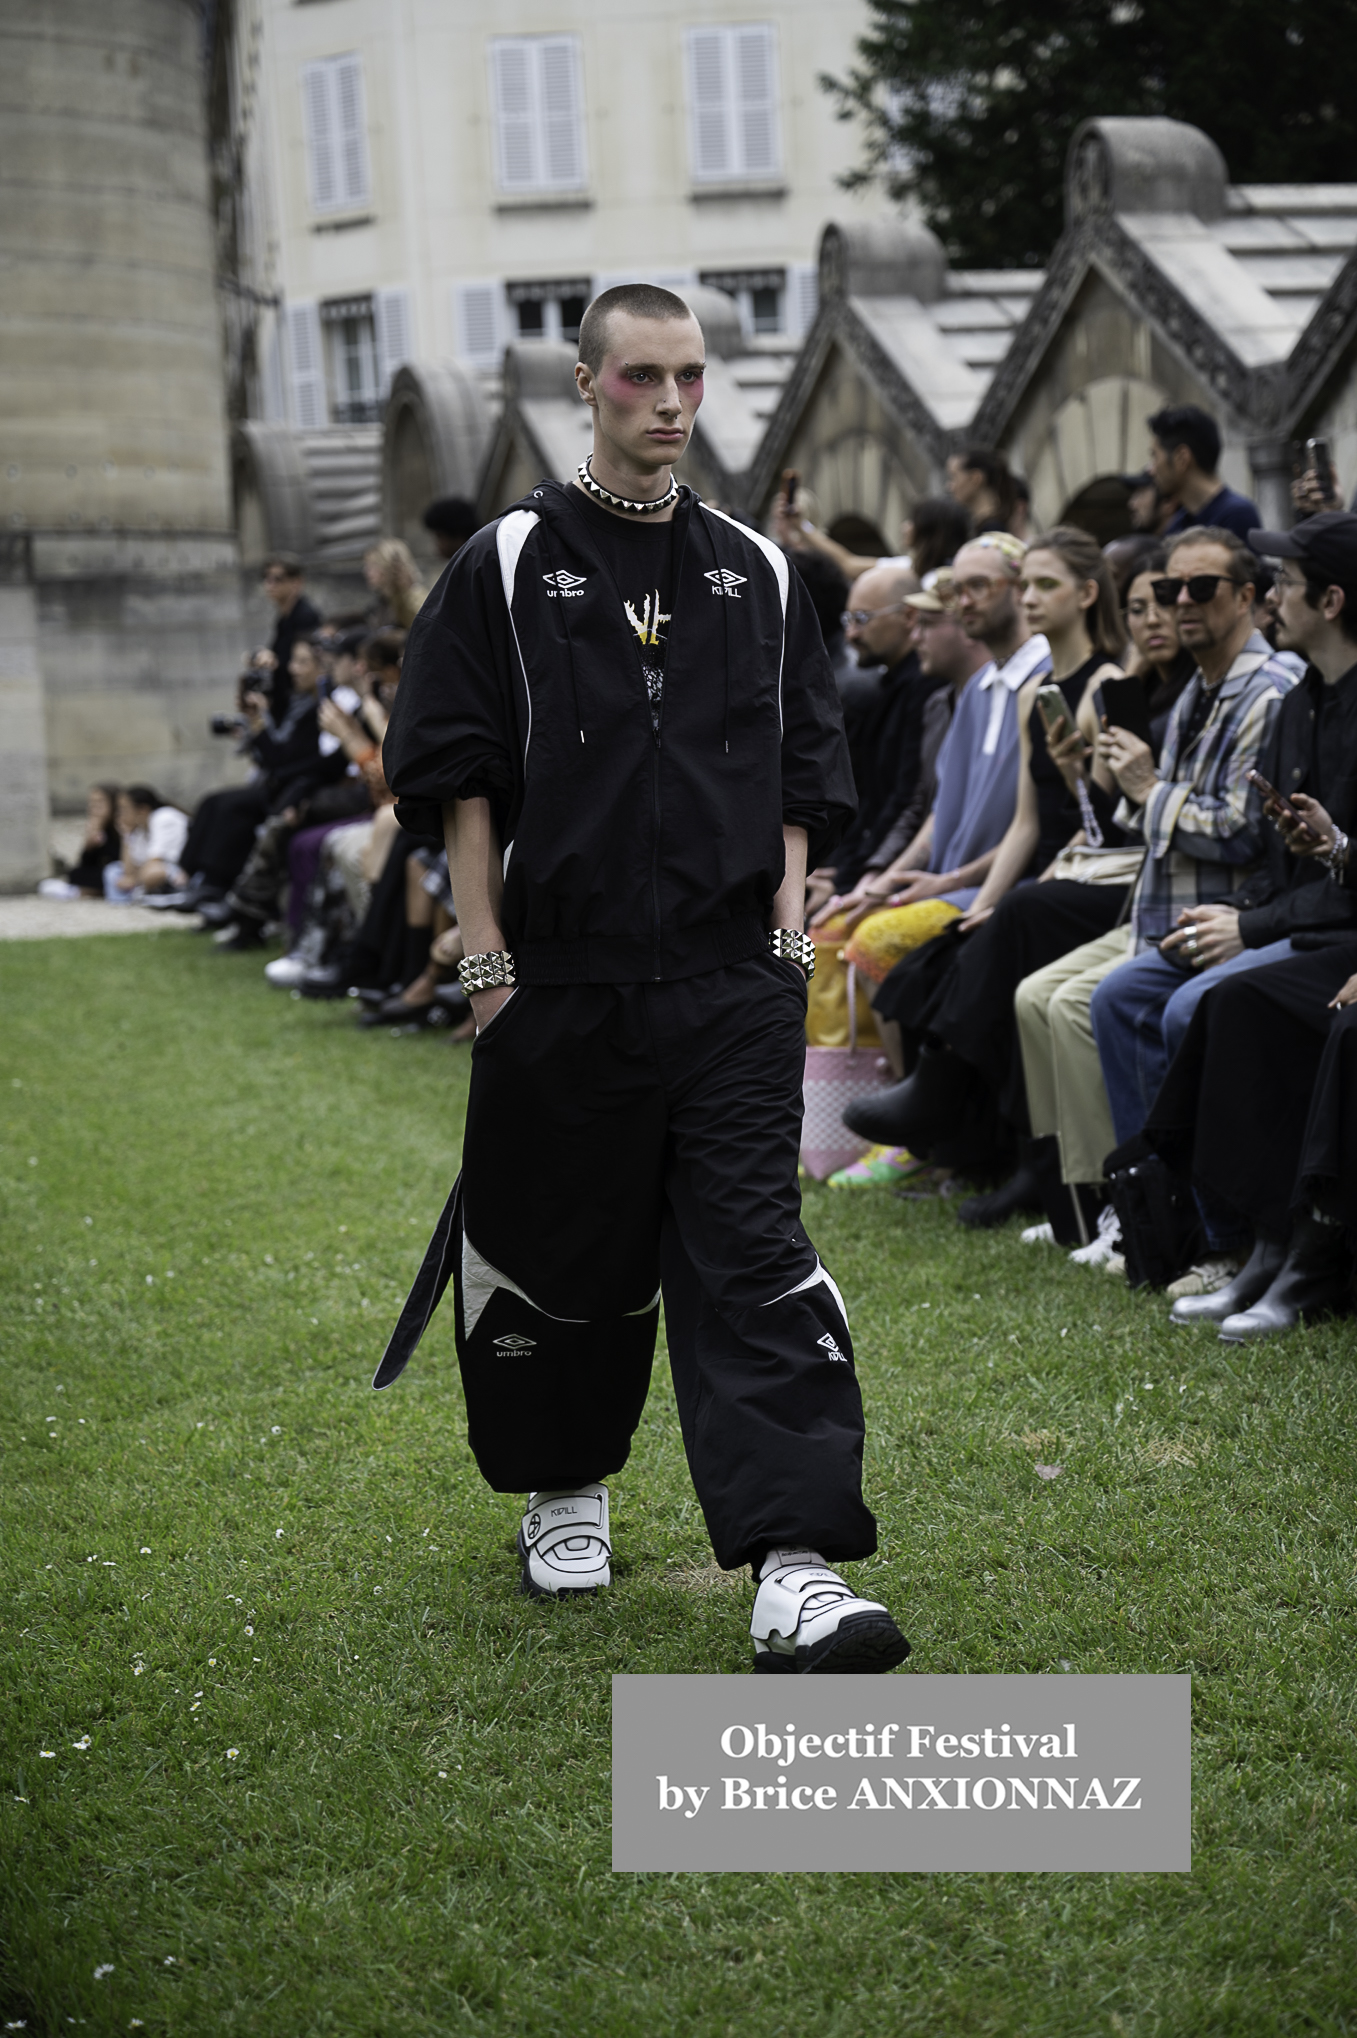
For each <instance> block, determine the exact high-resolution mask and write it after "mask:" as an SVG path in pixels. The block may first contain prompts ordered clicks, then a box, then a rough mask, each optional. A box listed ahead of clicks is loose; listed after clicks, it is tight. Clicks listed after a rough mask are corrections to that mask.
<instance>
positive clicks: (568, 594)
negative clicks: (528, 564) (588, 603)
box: [542, 566, 588, 601]
mask: <svg viewBox="0 0 1357 2038" xmlns="http://www.w3.org/2000/svg"><path fill="white" fill-rule="evenodd" d="M542 578H543V580H545V582H546V584H547V588H548V591H549V592H548V599H549V600H551V601H555V599H556V597H557V595H558V594H560V595H564V597H565V599H566V600H567V601H578V600H579V599H580V589H581V588H582V587H583V586H584V583H585V581H586V579H587V578H588V575H587V574H584V573H567V572H566V570H565V568H564V566H563V567H562V568H561V569H560V571H559V573H544V574H543V575H542Z"/></svg>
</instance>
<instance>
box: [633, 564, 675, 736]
mask: <svg viewBox="0 0 1357 2038" xmlns="http://www.w3.org/2000/svg"><path fill="white" fill-rule="evenodd" d="M622 606H623V608H624V609H625V610H626V612H627V621H628V622H629V623H630V624H631V627H632V629H633V630H634V631H635V632H636V636H637V639H638V641H639V643H640V646H641V670H642V672H643V673H644V674H645V680H646V692H647V693H648V694H649V696H650V719H651V721H652V722H653V723H654V724H655V727H656V729H657V730H658V728H659V726H660V700H661V697H662V695H663V693H664V642H665V635H666V633H665V630H664V628H663V625H664V624H666V623H671V622H672V621H673V616H672V615H667V614H666V613H665V611H664V610H663V609H662V608H661V607H660V590H659V589H658V588H655V589H654V590H653V591H652V592H651V593H650V594H648V595H646V596H644V598H643V599H642V602H641V613H640V615H639V616H638V615H637V613H636V607H635V604H634V603H632V602H630V601H628V600H626V598H625V597H624V598H623V601H622ZM647 651H649V652H650V653H651V654H652V655H651V656H650V657H649V658H647V656H646V653H647ZM656 651H658V652H659V657H658V658H656V657H655V656H654V655H653V654H654V653H655V652H656Z"/></svg>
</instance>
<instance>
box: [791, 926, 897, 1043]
mask: <svg viewBox="0 0 1357 2038" xmlns="http://www.w3.org/2000/svg"><path fill="white" fill-rule="evenodd" d="M832 925H833V922H832V921H831V922H830V926H832ZM857 1015H858V1045H859V1046H860V1047H879V1046H880V1044H881V1035H880V1034H879V1033H878V1032H877V1030H876V1016H875V1014H874V1013H873V1011H872V1008H871V1005H870V1003H869V1002H868V998H867V992H866V989H865V987H864V986H863V985H862V984H861V983H859V984H858V986H857ZM806 1044H807V1045H808V1046H809V1047H847V1046H848V965H847V963H846V962H845V961H844V952H843V935H842V933H838V934H827V930H826V929H824V928H818V929H817V930H816V934H815V974H814V976H813V977H812V978H811V980H810V983H809V985H808V987H807V991H806Z"/></svg>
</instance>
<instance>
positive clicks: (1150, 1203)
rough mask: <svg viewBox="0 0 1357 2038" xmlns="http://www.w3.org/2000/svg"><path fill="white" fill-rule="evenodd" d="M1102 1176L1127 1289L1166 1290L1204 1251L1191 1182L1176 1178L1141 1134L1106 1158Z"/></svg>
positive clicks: (1202, 1233) (1200, 1224) (1203, 1241)
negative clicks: (1118, 1228)
mask: <svg viewBox="0 0 1357 2038" xmlns="http://www.w3.org/2000/svg"><path fill="white" fill-rule="evenodd" d="M1104 1171H1105V1173H1106V1176H1107V1188H1108V1194H1109V1195H1110V1196H1111V1198H1112V1205H1113V1208H1114V1209H1115V1211H1116V1213H1117V1218H1118V1221H1119V1223H1120V1225H1121V1251H1122V1252H1123V1253H1124V1254H1125V1257H1126V1281H1127V1285H1128V1286H1129V1287H1132V1288H1167V1286H1168V1284H1169V1282H1170V1281H1176V1280H1177V1278H1178V1276H1179V1275H1180V1274H1185V1273H1186V1272H1187V1270H1188V1268H1189V1267H1190V1266H1192V1265H1193V1263H1194V1262H1195V1261H1197V1260H1199V1259H1201V1258H1202V1257H1203V1255H1204V1253H1205V1250H1206V1234H1205V1233H1204V1231H1203V1230H1202V1221H1201V1214H1200V1212H1199V1211H1198V1209H1197V1199H1196V1197H1195V1196H1194V1195H1193V1193H1192V1185H1191V1183H1190V1182H1189V1181H1188V1180H1187V1179H1186V1177H1185V1176H1183V1175H1178V1174H1175V1173H1174V1172H1173V1170H1172V1169H1171V1168H1170V1167H1168V1166H1167V1165H1166V1164H1165V1163H1164V1162H1163V1161H1162V1160H1161V1159H1160V1158H1159V1155H1158V1154H1157V1153H1155V1152H1154V1151H1153V1150H1152V1148H1151V1147H1150V1145H1149V1143H1148V1141H1146V1140H1145V1139H1144V1138H1143V1137H1141V1136H1140V1135H1137V1136H1136V1138H1135V1139H1129V1140H1127V1142H1126V1144H1125V1145H1124V1146H1119V1147H1118V1148H1117V1149H1116V1152H1115V1153H1111V1154H1109V1155H1108V1157H1107V1160H1106V1161H1105V1163H1104Z"/></svg>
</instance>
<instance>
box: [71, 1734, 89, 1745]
mask: <svg viewBox="0 0 1357 2038" xmlns="http://www.w3.org/2000/svg"><path fill="white" fill-rule="evenodd" d="M71 1746H72V1747H73V1748H88V1747H89V1746H90V1737H89V1735H88V1734H82V1735H81V1736H80V1739H79V1740H78V1741H72V1742H71Z"/></svg>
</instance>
